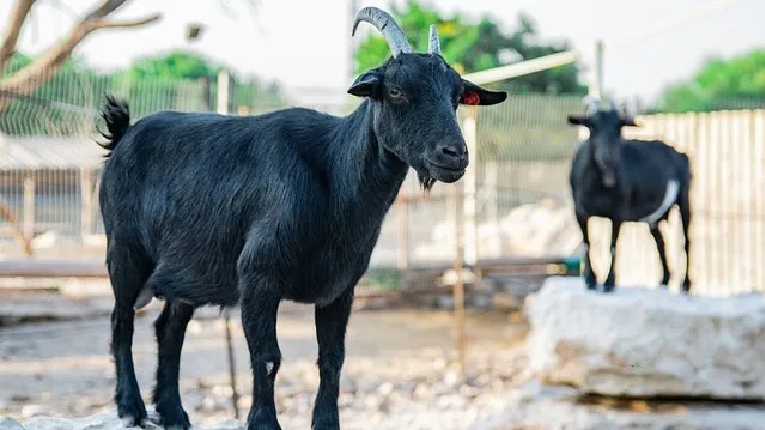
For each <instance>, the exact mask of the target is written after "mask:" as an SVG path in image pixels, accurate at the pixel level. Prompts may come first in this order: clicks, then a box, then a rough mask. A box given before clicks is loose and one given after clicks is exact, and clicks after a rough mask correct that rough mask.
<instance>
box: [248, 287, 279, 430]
mask: <svg viewBox="0 0 765 430" xmlns="http://www.w3.org/2000/svg"><path fill="white" fill-rule="evenodd" d="M240 282H241V286H240V289H241V295H242V329H243V330H244V336H245V338H246V339H247V346H248V348H249V350H250V366H251V367H252V407H251V408H250V413H249V415H248V417H247V428H248V430H281V427H280V426H279V422H278V420H277V419H276V406H275V403H274V381H275V379H276V373H277V372H278V371H279V366H280V365H281V351H280V350H279V343H278V340H277V338H276V314H277V312H278V310H279V301H280V299H281V296H280V293H279V287H278V285H279V284H278V282H277V281H275V280H273V279H270V278H268V277H265V276H260V275H245V276H242V278H241V280H240Z"/></svg>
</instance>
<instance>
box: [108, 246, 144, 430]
mask: <svg viewBox="0 0 765 430" xmlns="http://www.w3.org/2000/svg"><path fill="white" fill-rule="evenodd" d="M107 266H108V268H109V279H110V281H111V284H112V289H113V290H114V310H113V311H112V314H111V330H112V341H111V348H110V349H111V351H112V355H113V357H114V367H115V371H116V377H117V384H116V389H115V394H114V401H115V403H116V405H117V415H118V416H119V417H120V418H121V419H122V420H123V421H124V422H125V424H126V425H127V426H136V425H138V426H141V427H143V426H144V425H145V420H146V406H145V405H144V402H143V399H142V398H141V390H140V388H139V387H138V381H137V380H136V377H135V368H134V366H133V351H132V347H133V329H134V327H133V323H134V320H135V309H133V306H134V305H135V303H136V299H137V298H138V295H139V293H140V291H141V289H142V288H143V287H144V284H145V282H146V279H147V278H148V277H149V274H150V272H151V266H150V264H149V261H148V260H147V259H144V258H141V254H140V253H138V252H134V251H131V250H128V249H126V248H123V247H120V246H115V245H114V244H112V246H111V247H110V249H109V251H108V254H107Z"/></svg>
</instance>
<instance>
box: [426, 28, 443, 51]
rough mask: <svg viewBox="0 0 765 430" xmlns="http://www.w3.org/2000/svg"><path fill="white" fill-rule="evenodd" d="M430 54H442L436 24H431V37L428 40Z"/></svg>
mask: <svg viewBox="0 0 765 430" xmlns="http://www.w3.org/2000/svg"><path fill="white" fill-rule="evenodd" d="M428 54H441V44H440V43H439V41H438V29H436V25H435V24H430V37H429V38H428Z"/></svg>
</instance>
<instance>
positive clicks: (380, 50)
mask: <svg viewBox="0 0 765 430" xmlns="http://www.w3.org/2000/svg"><path fill="white" fill-rule="evenodd" d="M389 10H390V11H391V14H392V15H393V16H394V17H395V18H396V21H397V22H398V23H399V25H400V26H401V28H402V29H403V30H404V32H405V33H406V34H407V37H408V39H409V43H410V44H411V45H412V47H413V48H414V49H415V51H417V52H425V51H426V49H427V46H428V29H429V28H430V25H431V24H433V23H436V24H437V26H438V33H439V37H440V41H441V52H442V55H443V56H444V59H446V61H448V62H449V63H450V64H451V65H452V66H453V67H454V68H455V69H456V70H457V71H458V72H460V73H471V72H478V71H482V70H486V69H490V68H493V67H498V66H502V65H504V64H507V62H508V60H507V59H506V56H512V57H514V58H513V60H515V61H523V60H530V59H533V58H537V57H541V56H544V55H549V54H554V53H558V52H564V51H567V50H568V49H569V46H568V44H567V43H560V44H557V45H556V44H544V43H541V42H538V41H537V39H538V36H539V34H538V31H537V28H536V24H535V23H534V21H533V20H532V19H531V18H530V17H528V16H526V15H524V14H519V15H518V18H517V22H516V25H515V29H514V30H513V31H512V32H509V33H506V32H503V31H502V29H501V28H500V27H499V25H498V24H497V23H496V22H495V21H494V20H493V19H492V17H491V16H488V15H484V16H482V17H481V18H480V19H479V20H478V22H472V21H470V20H469V19H468V18H466V17H465V16H464V15H463V14H461V13H456V14H454V15H452V16H445V15H441V14H440V13H439V12H437V11H436V10H435V9H431V8H429V7H427V6H424V5H422V4H420V3H418V2H417V1H415V0H408V1H407V3H406V4H405V5H404V7H403V8H401V9H400V8H398V7H396V6H395V5H391V6H390V8H389ZM389 56H390V51H389V49H388V45H387V43H386V42H385V39H383V38H382V37H381V36H380V35H379V34H377V33H372V34H370V36H368V37H367V38H366V39H365V40H363V41H362V42H361V43H360V45H359V47H358V50H357V51H356V53H355V60H356V68H355V70H356V73H360V72H363V71H365V70H368V69H370V68H372V67H376V66H378V65H380V64H381V63H383V62H384V61H385V60H386V59H387V58H388V57H389ZM578 74H579V70H578V67H577V65H576V64H570V65H567V66H563V67H558V68H555V69H548V70H544V71H541V72H537V73H533V74H530V75H525V76H520V77H517V78H514V79H511V80H509V81H508V82H504V83H499V84H495V85H493V86H494V87H501V88H503V89H508V90H512V91H514V92H516V93H518V92H525V93H553V94H561V93H562V94H584V93H585V92H586V88H585V87H584V86H582V85H580V84H579V80H578Z"/></svg>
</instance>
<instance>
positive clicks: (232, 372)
mask: <svg viewBox="0 0 765 430" xmlns="http://www.w3.org/2000/svg"><path fill="white" fill-rule="evenodd" d="M223 321H224V323H225V326H226V347H227V348H228V376H229V383H230V384H231V405H232V406H233V407H234V418H236V419H239V392H238V391H237V390H236V361H234V342H233V339H232V336H231V314H230V312H229V310H228V309H226V310H224V311H223Z"/></svg>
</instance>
